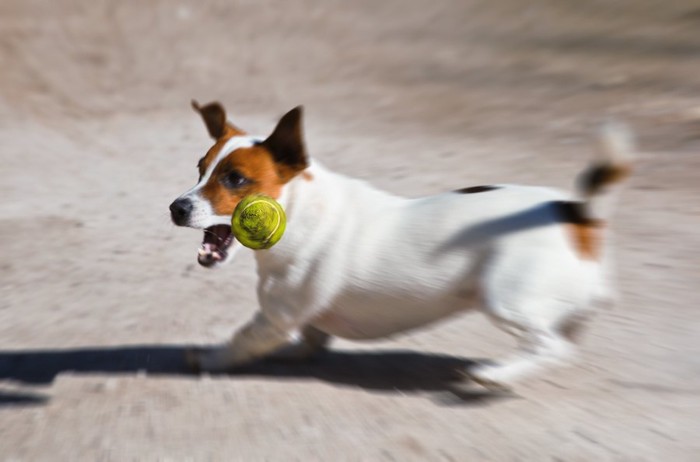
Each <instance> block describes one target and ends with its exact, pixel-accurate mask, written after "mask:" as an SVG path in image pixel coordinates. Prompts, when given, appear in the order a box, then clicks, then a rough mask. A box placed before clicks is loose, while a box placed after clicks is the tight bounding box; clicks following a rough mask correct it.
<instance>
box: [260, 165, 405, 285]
mask: <svg viewBox="0 0 700 462" xmlns="http://www.w3.org/2000/svg"><path fill="white" fill-rule="evenodd" d="M358 194H361V195H362V197H363V198H364V199H363V200H362V201H361V203H362V204H364V205H363V206H366V207H377V206H382V204H387V203H389V202H395V201H400V200H403V199H402V198H399V197H396V196H393V195H391V194H389V193H387V192H385V191H381V190H379V189H376V188H374V187H373V186H371V185H370V184H368V183H366V182H364V181H362V180H358V179H355V178H351V177H347V176H344V175H341V174H339V173H335V172H333V171H331V170H329V169H327V168H325V167H324V166H323V165H320V164H319V163H318V162H315V161H312V162H311V165H310V166H309V167H308V168H307V169H306V170H304V172H303V173H302V174H299V175H297V176H296V177H295V178H294V179H293V180H291V181H290V182H289V183H288V184H287V185H285V187H284V188H283V189H282V194H281V195H280V197H279V198H278V201H279V203H280V204H281V205H282V207H283V208H284V210H285V213H286V215H287V227H286V230H285V234H284V236H283V237H282V239H281V240H280V242H279V243H277V244H276V245H275V246H274V247H272V248H271V249H269V250H267V251H258V252H255V257H256V260H257V264H258V271H259V272H260V271H274V270H275V269H279V270H282V269H283V268H284V266H285V265H289V264H291V263H299V258H298V257H299V256H300V255H301V254H303V255H304V256H305V257H310V256H313V255H316V254H318V253H319V252H323V251H324V250H326V249H327V248H328V247H329V246H332V245H333V241H334V239H335V238H339V237H340V236H338V235H337V233H338V232H342V231H343V230H344V229H345V228H346V227H345V223H343V221H345V220H347V218H348V215H349V214H352V213H355V211H356V208H357V207H356V204H357V202H356V201H357V200H358V197H357V195H358ZM350 202H353V203H354V204H355V206H350Z"/></svg>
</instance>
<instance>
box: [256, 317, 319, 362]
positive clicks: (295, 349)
mask: <svg viewBox="0 0 700 462" xmlns="http://www.w3.org/2000/svg"><path fill="white" fill-rule="evenodd" d="M330 339H331V336H330V335H329V334H327V333H325V332H323V331H321V330H319V329H317V328H315V327H313V326H311V325H307V326H304V328H302V329H301V330H300V331H299V338H298V339H296V341H295V342H294V343H292V344H291V345H287V346H285V347H283V348H282V349H280V350H278V351H276V352H274V353H273V354H272V355H270V356H269V357H270V359H274V360H280V361H306V360H309V359H311V358H313V357H314V356H316V355H318V354H319V353H320V352H322V351H324V350H325V349H326V348H327V347H328V343H329V342H330Z"/></svg>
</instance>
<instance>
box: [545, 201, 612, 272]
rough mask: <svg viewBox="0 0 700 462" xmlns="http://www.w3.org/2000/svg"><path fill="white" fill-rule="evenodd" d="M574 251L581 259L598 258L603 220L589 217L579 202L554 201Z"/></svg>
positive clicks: (601, 244)
mask: <svg viewBox="0 0 700 462" xmlns="http://www.w3.org/2000/svg"><path fill="white" fill-rule="evenodd" d="M555 206H556V208H557V211H558V212H559V214H560V215H561V217H562V223H564V226H565V228H566V230H567V234H568V235H569V238H570V239H571V243H572V244H573V246H574V249H575V250H576V253H577V254H578V255H579V257H581V259H583V260H598V259H599V258H600V254H601V250H602V247H603V229H604V227H605V224H604V222H602V221H600V220H593V219H591V218H589V217H588V216H587V214H586V211H585V206H584V204H583V203H580V202H564V201H561V202H555Z"/></svg>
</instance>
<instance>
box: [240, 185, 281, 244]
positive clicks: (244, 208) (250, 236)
mask: <svg viewBox="0 0 700 462" xmlns="http://www.w3.org/2000/svg"><path fill="white" fill-rule="evenodd" d="M286 226H287V216H286V215H285V213H284V209H283V208H282V206H281V205H280V204H279V202H277V201H276V200H274V199H273V198H271V197H269V196H265V195H262V194H254V195H250V196H246V197H244V198H243V200H241V202H239V203H238V205H237V206H236V209H235V210H234V211H233V216H232V217H231V230H232V232H233V235H234V236H235V237H236V239H238V241H239V242H240V243H241V244H243V245H244V246H246V247H248V248H251V249H255V250H260V249H269V248H270V247H272V246H273V245H275V244H277V242H279V240H280V239H282V234H284V229H285V227H286Z"/></svg>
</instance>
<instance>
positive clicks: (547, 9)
mask: <svg viewBox="0 0 700 462" xmlns="http://www.w3.org/2000/svg"><path fill="white" fill-rule="evenodd" d="M698 31H700V4H698V2H697V1H693V0H678V1H670V0H664V1H651V0H647V1H644V0H624V1H623V0H620V1H615V2H612V1H608V0H598V1H580V2H576V1H561V0H550V1H544V0H542V1H532V2H521V1H519V0H501V1H489V0H483V1H477V0H460V1H456V0H455V1H433V2H428V1H423V2H419V1H413V0H411V1H408V0H401V1H382V2H377V1H373V0H360V1H352V2H349V1H340V0H335V1H309V0H304V1H297V2H267V1H265V2H260V1H253V0H241V1H238V2H204V1H198V2H194V1H192V2H189V3H188V2H184V1H177V2H175V1H168V2H166V1H160V2H136V1H123V2H116V1H115V2H98V1H95V2H88V1H85V2H69V1H44V2H37V1H28V0H4V1H3V2H2V3H0V149H1V154H0V155H2V168H1V169H0V197H1V199H0V256H1V259H0V459H2V460H28V461H33V460H46V461H56V460H105V461H107V460H115V461H122V460H244V461H252V460H280V461H293V460H304V461H308V460H396V461H406V460H452V461H523V460H524V461H530V460H532V461H545V460H552V461H592V460H595V461H604V460H615V461H641V460H645V461H658V460H664V461H695V460H698V457H699V456H698V455H699V454H700V443H699V442H698V439H697V436H698V428H699V425H700V340H698V332H700V312H699V311H698V296H697V293H696V290H697V287H698V286H699V285H700V264H698V261H700V234H699V233H698V227H699V226H700V219H699V217H700V201H698V197H699V193H700V177H699V176H698V172H699V171H700V170H699V169H700V83H699V81H698V75H700V34H699V33H698ZM193 97H194V98H197V99H199V100H200V101H202V102H206V101H209V100H212V99H219V100H221V101H222V102H224V103H225V105H226V106H227V108H228V109H229V115H230V118H231V119H232V120H233V121H234V122H236V123H237V124H239V125H240V126H242V127H244V128H246V129H248V130H249V131H251V132H254V133H260V134H266V133H267V132H268V131H269V130H270V129H271V128H272V126H273V124H274V122H275V121H276V119H277V118H278V117H279V116H280V115H281V114H282V113H283V112H285V111H286V110H287V109H289V108H291V107H293V106H295V105H297V104H304V105H305V106H306V114H307V118H306V127H307V128H306V131H307V138H308V146H309V150H310V152H311V154H312V155H313V156H314V157H315V158H317V159H318V160H320V161H321V162H323V163H325V164H326V165H327V166H329V167H331V168H333V169H336V170H338V171H341V172H343V173H346V174H348V175H353V176H358V177H361V178H365V179H368V180H370V181H372V182H373V183H375V184H377V185H378V186H381V187H383V188H386V189H388V190H391V191H393V192H396V193H401V194H405V195H408V196H418V195H422V194H429V193H436V192H441V191H445V190H449V189H456V188H460V187H464V186H469V185H474V184H489V183H494V182H520V183H535V184H547V185H552V186H557V187H562V188H569V187H570V186H571V184H572V182H573V177H574V175H575V174H576V173H577V172H578V171H579V170H580V169H581V168H582V167H583V165H585V163H586V162H587V160H588V159H589V158H590V156H591V152H592V138H591V134H592V132H593V129H594V127H595V126H596V124H597V123H599V122H600V121H601V120H602V119H604V118H605V117H606V116H608V115H613V116H616V117H620V118H623V119H626V120H628V121H629V122H630V123H631V125H633V126H634V128H635V129H636V130H637V132H638V133H639V136H640V145H641V148H642V151H643V152H642V153H641V155H640V157H639V163H638V166H637V170H636V173H635V175H634V177H633V178H632V180H631V182H630V185H629V188H628V190H627V191H626V193H625V195H624V197H623V198H622V201H621V203H620V204H619V209H618V213H617V217H616V223H615V228H616V230H617V235H616V242H617V260H618V265H617V266H618V273H619V276H618V279H619V284H618V286H619V289H620V295H621V301H620V303H619V305H618V306H617V307H616V308H615V309H613V310H603V311H601V312H600V315H599V316H598V317H597V318H596V320H595V321H594V323H593V324H592V326H591V328H590V330H589V332H588V333H587V336H586V339H585V341H584V343H583V348H582V351H581V354H580V358H579V360H578V362H577V363H576V365H574V366H571V367H569V368H564V369H558V370H553V371H551V372H548V373H546V374H542V375H541V376H539V377H536V378H533V379H532V380H530V381H527V382H525V383H523V384H522V385H521V386H520V387H519V388H518V389H517V393H518V394H517V396H516V397H510V398H503V399H499V398H497V397H494V396H489V395H484V394H480V393H476V392H473V391H469V390H467V391H465V390H463V389H461V388H459V387H458V385H459V382H456V381H455V375H454V372H453V371H454V370H455V368H456V367H457V366H459V365H462V364H465V363H467V362H468V361H470V360H473V359H478V358H496V357H498V356H500V355H501V354H504V353H506V352H508V351H509V350H510V349H511V348H512V346H513V345H512V342H511V340H510V339H509V338H508V337H507V336H506V335H505V334H503V333H502V332H500V331H498V330H496V329H495V328H494V327H492V326H490V325H489V323H488V322H487V321H486V320H485V319H483V318H482V317H480V316H478V315H474V316H468V317H463V318H458V319H455V320H452V321H450V322H448V323H443V324H440V325H437V326H433V327H431V328H428V329H425V330H421V331H417V332H414V333H411V334H408V335H403V336H400V337H397V338H395V339H391V340H387V341H384V342H379V343H359V344H358V343H351V342H345V341H336V342H335V343H334V344H333V351H332V353H330V354H328V355H327V356H325V357H323V358H321V359H319V360H318V361H317V362H315V363H312V364H308V365H285V364H267V365H261V366H256V367H251V368H249V369H246V370H243V371H241V372H240V373H238V374H236V375H229V376H202V377H197V376H194V375H191V374H189V373H188V372H187V371H186V370H185V369H184V365H183V363H182V352H183V349H184V348H185V347H187V346H188V345H191V344H203V343H211V342H217V341H221V340H224V339H225V338H227V337H228V336H229V335H230V333H231V332H232V331H233V329H234V328H235V327H236V326H237V325H239V324H241V323H242V322H243V321H244V320H245V319H247V318H248V317H249V316H250V315H251V313H252V312H253V311H254V310H255V306H256V304H255V297H254V284H255V275H254V265H253V259H252V257H251V255H250V254H245V255H241V256H239V258H238V259H237V261H235V263H234V264H233V265H231V266H228V267H226V268H224V269H222V270H219V271H207V270H205V269H203V268H200V267H199V266H198V265H197V264H196V261H195V254H196V248H197V247H198V245H199V241H200V239H201V233H200V232H198V231H193V230H183V229H178V228H175V227H174V226H172V225H171V224H170V222H169V216H168V209H167V207H168V204H169V203H170V202H171V201H172V200H173V199H174V198H175V197H176V196H177V195H178V194H180V193H181V192H182V191H184V190H185V189H187V188H189V187H190V186H191V185H192V184H193V183H194V181H195V180H196V171H195V164H196V162H197V159H198V158H199V156H200V155H201V154H202V153H203V152H204V151H205V149H206V148H207V147H208V144H209V140H208V138H207V136H206V133H205V130H204V127H203V126H202V124H201V121H200V120H198V118H197V117H196V116H195V114H194V113H193V112H192V111H191V109H190V107H189V100H190V98H193Z"/></svg>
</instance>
